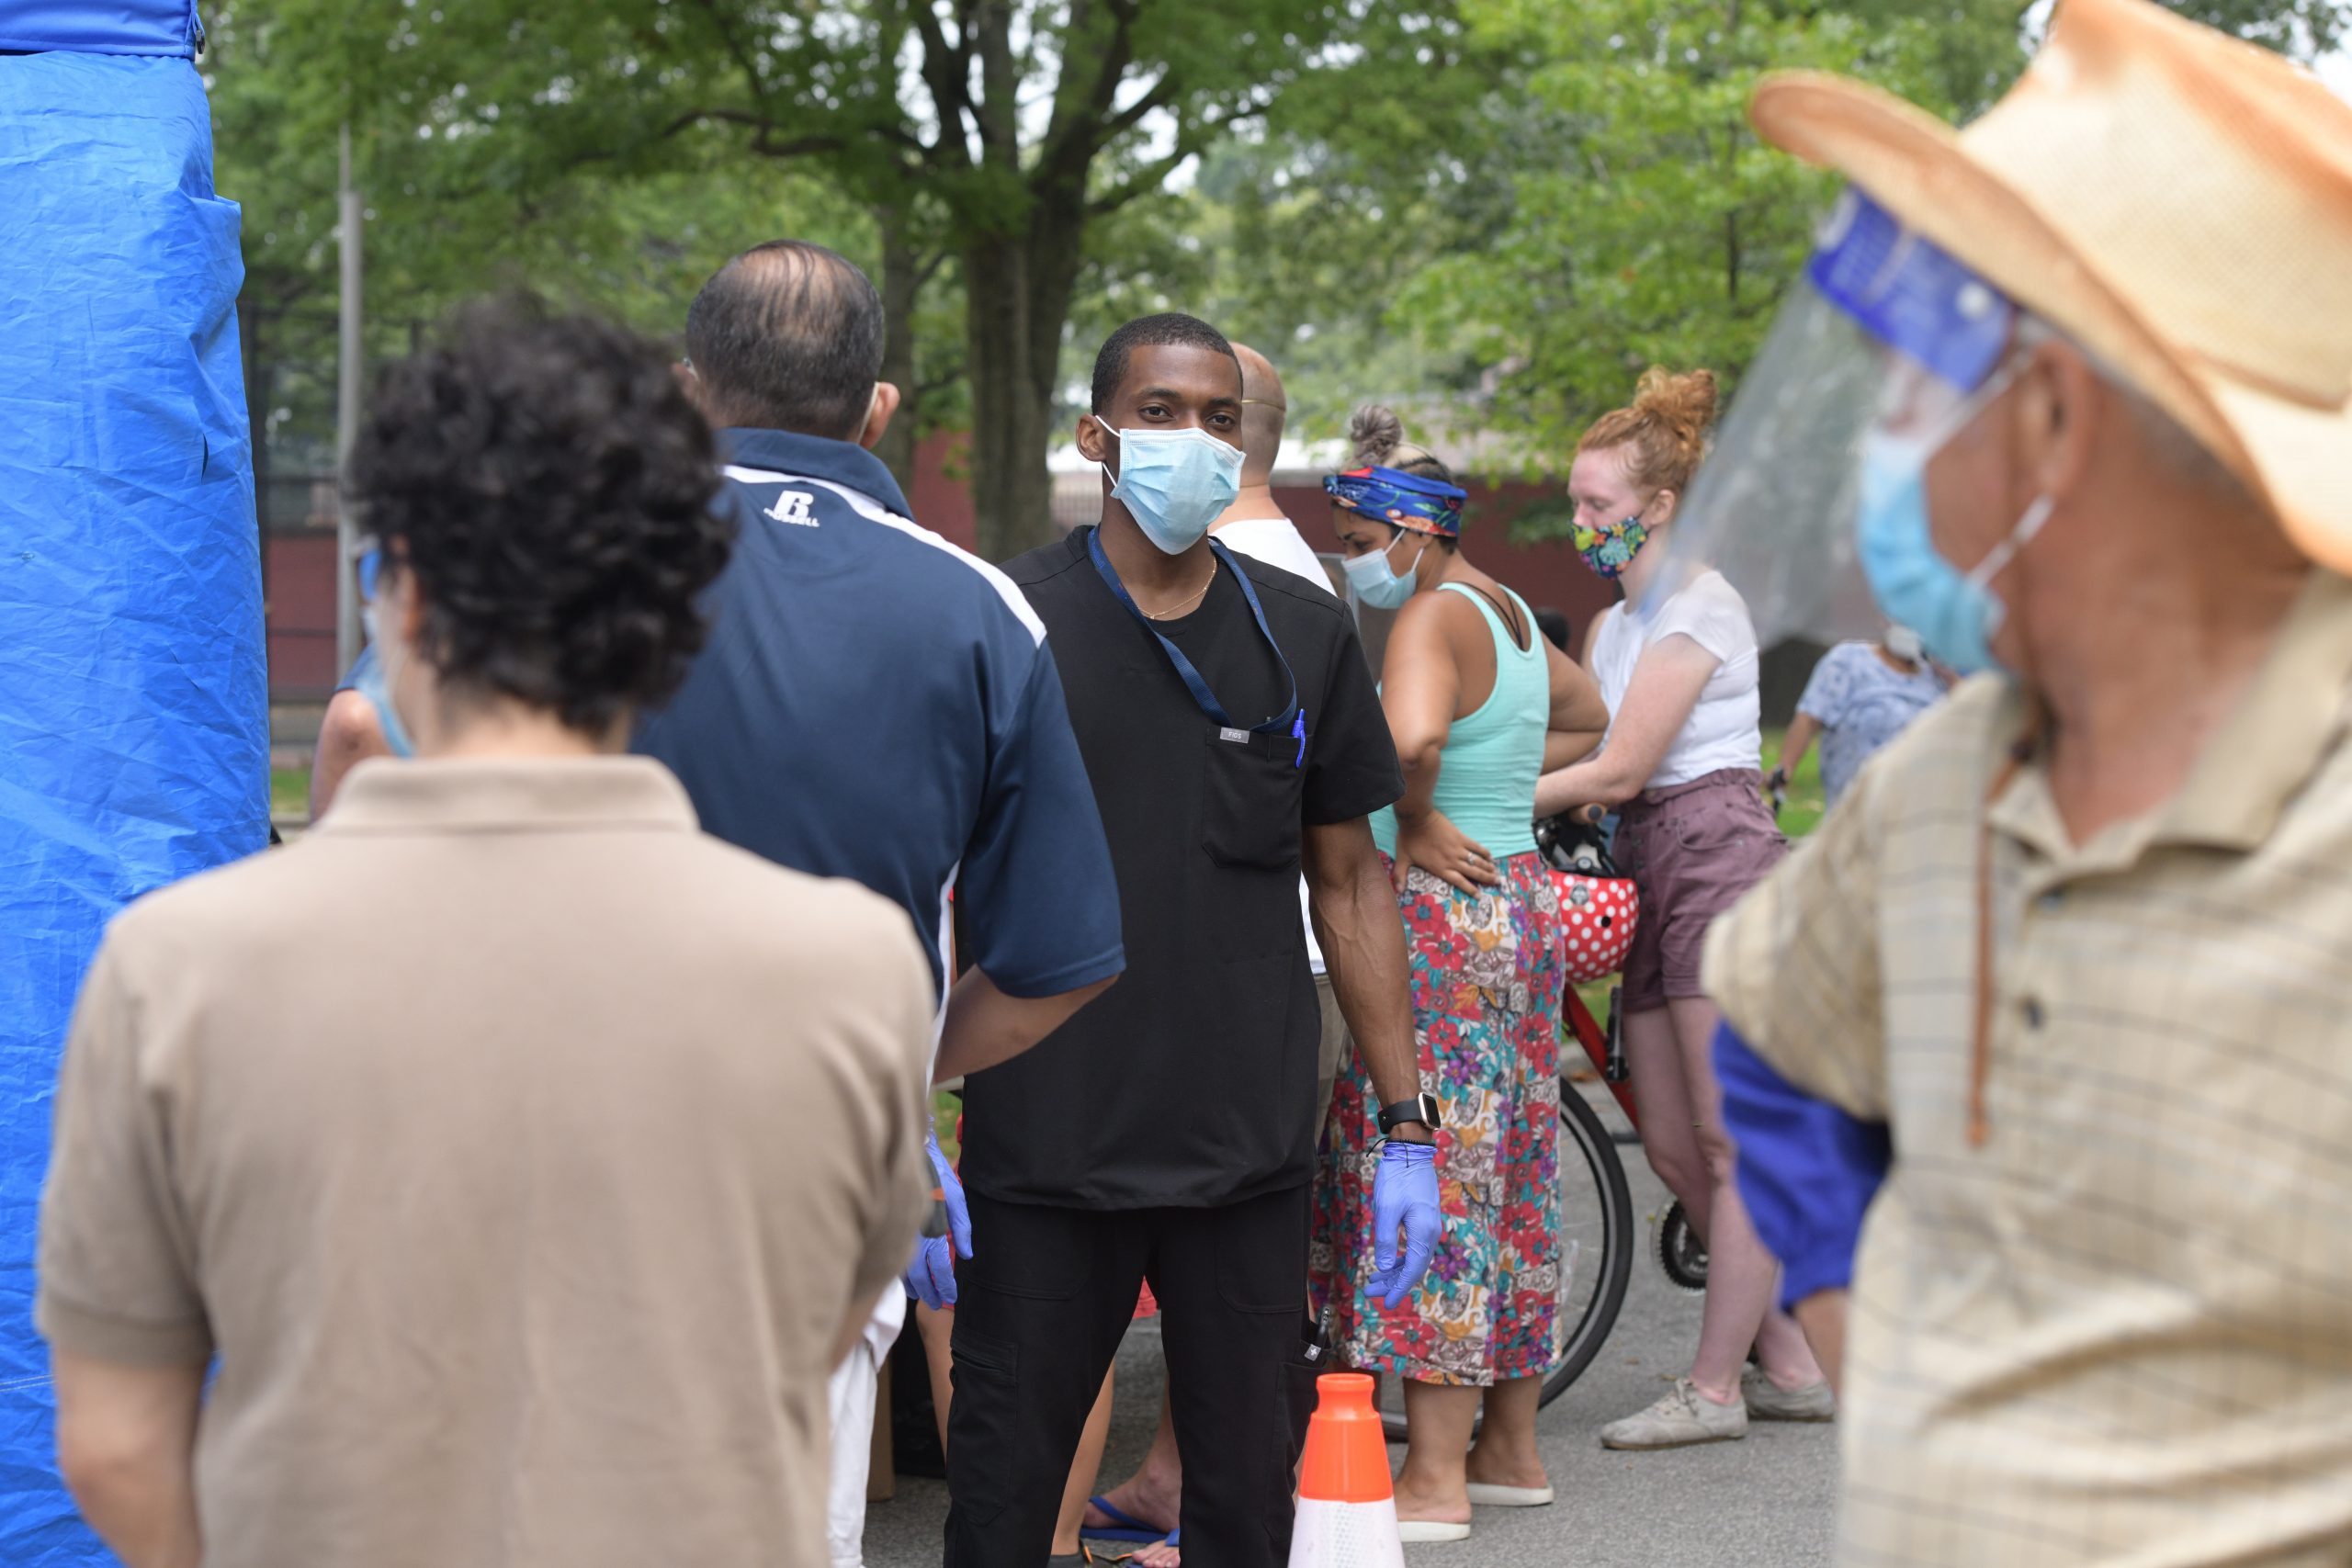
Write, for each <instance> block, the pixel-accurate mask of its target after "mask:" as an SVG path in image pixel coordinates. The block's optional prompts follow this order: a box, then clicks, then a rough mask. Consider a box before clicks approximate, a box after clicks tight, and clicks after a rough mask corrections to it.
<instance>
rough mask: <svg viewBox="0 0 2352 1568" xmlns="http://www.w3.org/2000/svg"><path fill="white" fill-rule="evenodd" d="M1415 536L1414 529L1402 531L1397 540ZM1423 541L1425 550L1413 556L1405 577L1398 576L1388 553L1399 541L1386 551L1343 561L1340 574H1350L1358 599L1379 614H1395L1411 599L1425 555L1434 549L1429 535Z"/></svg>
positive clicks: (1422, 536)
mask: <svg viewBox="0 0 2352 1568" xmlns="http://www.w3.org/2000/svg"><path fill="white" fill-rule="evenodd" d="M1411 532H1412V530H1411V529H1408V528H1400V529H1398V530H1397V539H1401V538H1403V537H1404V536H1406V535H1407V534H1409V533H1411ZM1419 538H1420V541H1421V548H1420V550H1416V551H1414V552H1413V564H1412V565H1410V566H1408V567H1407V568H1406V569H1405V572H1404V575H1403V576H1401V577H1400V576H1398V575H1397V569H1396V568H1394V567H1392V566H1390V565H1389V564H1388V550H1393V549H1395V548H1396V547H1397V539H1391V540H1389V541H1388V549H1386V550H1366V551H1365V552H1364V553H1363V554H1362V555H1360V556H1349V557H1347V558H1345V559H1343V560H1341V561H1340V570H1341V571H1342V572H1345V573H1346V574H1347V579H1348V586H1349V587H1350V588H1351V589H1353V590H1354V591H1355V595H1356V597H1357V598H1359V599H1361V600H1363V602H1364V603H1365V604H1369V605H1371V606H1372V607H1373V608H1374V609H1375V610H1394V609H1396V608H1397V607H1398V606H1399V605H1401V604H1404V603H1405V601H1406V600H1408V599H1410V598H1411V597H1412V596H1413V585H1414V579H1415V576H1416V574H1417V573H1419V570H1421V551H1422V550H1426V549H1428V548H1429V547H1430V541H1429V536H1428V535H1426V534H1423V535H1420V536H1419Z"/></svg>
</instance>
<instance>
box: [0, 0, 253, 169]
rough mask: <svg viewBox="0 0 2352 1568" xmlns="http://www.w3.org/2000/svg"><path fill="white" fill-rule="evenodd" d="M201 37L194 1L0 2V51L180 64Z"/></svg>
mask: <svg viewBox="0 0 2352 1568" xmlns="http://www.w3.org/2000/svg"><path fill="white" fill-rule="evenodd" d="M203 36H204V29H203V28H202V26H201V25H199V24H198V21H197V19H196V0H0V49H21V50H37V49H64V50H72V51H75V52H77V53H82V54H168V55H177V56H179V57H180V58H181V59H183V60H185V59H187V58H189V57H191V56H193V55H194V54H195V53H196V44H197V40H198V39H200V38H202V37H203ZM208 166H209V165H208Z"/></svg>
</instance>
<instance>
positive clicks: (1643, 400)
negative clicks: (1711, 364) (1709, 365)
mask: <svg viewBox="0 0 2352 1568" xmlns="http://www.w3.org/2000/svg"><path fill="white" fill-rule="evenodd" d="M1634 412H1636V413H1645V414H1648V415H1649V416H1650V417H1651V418H1653V419H1656V420H1658V421H1659V422H1661V423H1665V424H1667V425H1668V426H1670V427H1671V428H1672V429H1673V431H1674V433H1675V434H1677V435H1678V436H1680V437H1681V438H1682V439H1683V440H1684V441H1685V442H1688V443H1697V442H1702V441H1704V440H1705V438H1706V434H1707V432H1708V430H1709V429H1710V428H1711V427H1712V426H1713V424H1714V423H1715V373H1714V372H1713V371H1712V370H1684V371H1681V372H1679V373H1678V372H1676V371H1672V370H1668V368H1667V367H1665V366H1663V365H1653V366H1651V367H1649V368H1648V369H1647V370H1645V371H1643V372H1642V379H1641V383H1640V385H1638V386H1636V387H1635V388H1634Z"/></svg>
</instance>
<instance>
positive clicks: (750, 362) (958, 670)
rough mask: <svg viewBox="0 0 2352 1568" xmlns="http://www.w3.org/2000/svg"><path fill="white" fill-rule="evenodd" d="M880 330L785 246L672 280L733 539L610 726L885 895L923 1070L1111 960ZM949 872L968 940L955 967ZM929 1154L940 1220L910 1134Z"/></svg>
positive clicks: (1088, 803)
mask: <svg viewBox="0 0 2352 1568" xmlns="http://www.w3.org/2000/svg"><path fill="white" fill-rule="evenodd" d="M882 333H883V316H882V301H881V299H880V297H879V296H878V295H877V294H876V292H875V289H874V286H873V284H872V283H871V282H869V281H868V280H867V278H866V276H865V274H864V273H863V272H861V271H859V270H858V268H857V267H855V266H854V265H851V264H850V263H849V262H848V261H846V260H844V259H842V257H841V256H839V255H836V254H833V253H832V252H831V251H829V250H826V249H824V248H823V247H822V246H820V245H812V244H807V243H801V242H798V241H792V240H779V241H775V242H773V243H768V244H764V245H760V246H758V247H756V248H754V249H752V250H750V251H747V252H745V253H744V254H741V255H740V256H737V257H736V258H735V259H734V260H733V261H731V262H729V263H728V264H727V265H726V266H725V267H723V268H721V269H720V270H719V272H718V275H717V276H714V277H712V278H711V280H710V281H709V282H708V283H707V284H706V285H705V286H704V288H703V289H702V292H701V293H700V294H698V295H697V296H695V301H694V305H693V307H692V309H691V310H689V311H688V313H687V316H686V353H687V363H686V365H685V366H684V367H682V368H681V374H682V375H683V376H684V378H685V380H686V383H687V389H688V391H689V393H690V395H692V396H693V397H694V398H695V400H696V402H697V403H699V404H700V406H701V408H702V410H703V412H704V414H705V416H706V417H707V418H708V420H709V421H710V423H711V425H712V426H713V427H714V428H715V429H716V430H717V431H718V448H719V452H720V456H721V460H722V462H723V463H724V464H725V469H724V472H725V474H726V478H727V480H728V483H727V487H726V491H725V492H724V494H723V495H722V497H721V499H720V502H719V504H721V505H724V506H728V507H731V508H732V509H733V510H734V512H735V513H736V521H737V524H738V526H739V528H740V530H741V532H740V536H739V540H738V543H737V545H736V549H735V555H734V558H733V559H732V560H730V561H729V564H728V567H727V570H726V571H725V572H724V573H723V574H722V575H721V576H720V578H719V580H718V583H717V584H716V585H715V586H714V587H713V589H712V590H711V594H710V600H709V609H710V612H711V633H710V643H709V646H708V647H707V649H705V650H704V652H703V654H702V656H701V657H700V658H699V659H698V660H696V661H695V666H694V668H693V670H692V671H690V672H689V673H688V675H687V677H686V681H685V684H684V686H683V687H682V688H681V689H680V690H679V693H678V694H677V696H676V697H675V698H674V699H673V701H672V702H671V703H670V705H668V706H667V707H666V708H665V709H663V710H662V712H660V713H658V714H656V715H654V716H651V717H650V718H649V719H648V720H647V721H646V722H645V723H644V725H643V726H642V727H641V728H639V732H638V736H637V739H636V742H635V745H636V750H639V751H640V752H642V753H644V754H646V755H648V756H650V757H654V758H657V759H659V760H660V761H662V762H664V763H666V764H667V765H668V766H669V767H670V769H671V771H672V772H673V773H676V774H677V775H678V778H679V779H680V781H681V782H683V783H684V784H685V786H686V793H687V794H688V795H689V796H690V797H691V798H692V799H693V801H694V806H695V811H696V813H697V814H698V815H699V816H700V817H701V819H702V825H703V827H704V828H705V829H707V830H708V831H710V832H712V833H715V834H717V835H718V837H720V838H722V839H725V840H728V841H729V842H730V843H734V844H737V845H740V846H741V847H742V848H744V849H747V850H750V851H752V852H754V853H757V854H761V855H763V856H765V857H767V858H768V859H770V860H772V861H775V862H777V863H781V864H784V865H787V866H791V867H793V868H794V869H796V870H798V871H806V872H811V873H814V874H818V875H822V876H845V877H849V878H852V879H854V880H855V881H858V882H861V883H863V884H865V886H868V887H870V888H872V889H874V890H875V891H876V892H878V893H882V894H885V895H887V896H888V897H892V898H895V899H897V900H898V901H899V904H900V905H902V906H903V907H904V908H905V909H906V911H907V915H908V918H909V919H911V920H913V921H914V923H915V927H916V930H917V931H919V932H920V933H921V934H922V938H923V943H924V946H925V948H926V949H927V950H928V951H929V953H930V954H931V960H932V970H933V976H934V977H935V978H936V979H937V980H938V982H939V985H940V989H941V995H942V998H943V1000H944V1009H943V1015H942V1021H941V1033H940V1043H939V1053H938V1056H937V1059H936V1061H935V1062H934V1064H933V1071H934V1073H935V1074H936V1075H937V1076H939V1077H954V1076H957V1075H961V1074H965V1073H971V1072H977V1071H978V1070H980V1069H981V1068H983V1067H987V1066H992V1065H994V1064H996V1063H999V1062H1002V1061H1005V1060H1007V1059H1009V1058H1011V1057H1013V1056H1016V1055H1020V1054H1021V1053H1022V1052H1023V1051H1025V1050H1027V1049H1028V1048H1029V1047H1030V1046H1032V1045H1034V1044H1035V1043H1037V1042H1038V1041H1039V1040H1042V1039H1043V1038H1045V1036H1046V1035H1047V1034H1048V1033H1050V1032H1053V1031H1054V1030H1055V1029H1057V1028H1058V1027H1059V1026H1060V1025H1061V1024H1062V1023H1063V1022H1064V1021H1067V1020H1068V1019H1069V1017H1070V1016H1071V1015H1072V1014H1074V1013H1076V1012H1077V1011H1078V1010H1079V1009H1080V1007H1082V1006H1084V1005H1085V1003H1086V1002H1088V1001H1089V1000H1091V998H1093V997H1094V996H1096V995H1097V994H1099V993H1100V992H1101V991H1102V990H1103V988H1104V987H1107V986H1108V985H1110V983H1111V982H1112V980H1113V979H1114V977H1115V976H1118V974H1119V973H1120V971H1121V970H1122V969H1123V968H1124V967H1125V950H1124V948H1123V946H1122V944H1121V941H1120V927H1119V895H1118V887H1117V885H1116V883H1115V882H1114V879H1113V875H1112V869H1111V856H1110V850H1109V847H1108V845H1107V844H1106V842H1105V840H1104V839H1103V825H1102V820H1101V818H1100V817H1099V815H1098V814H1097V812H1096V810H1095V806H1094V792H1093V789H1092V786H1091V784H1089V782H1088V779H1087V774H1086V768H1085V765H1084V763H1083V762H1082V761H1080V756H1079V751H1078V742H1077V740H1076V739H1074V737H1073V736H1072V734H1071V732H1070V723H1069V710H1068V708H1067V707H1066V706H1065V705H1064V701H1063V696H1062V683H1061V677H1060V674H1059V672H1058V671H1057V670H1056V668H1055V665H1054V658H1053V652H1052V650H1051V649H1048V648H1047V647H1046V631H1045V626H1044V623H1043V622H1041V621H1040V620H1039V619H1038V618H1037V616H1036V615H1035V612H1034V611H1032V610H1031V609H1030V608H1029V604H1028V602H1027V601H1026V600H1025V599H1024V598H1023V596H1022V593H1021V592H1020V590H1019V589H1017V588H1015V587H1014V586H1013V585H1012V582H1011V581H1009V580H1008V579H1006V578H1005V577H1004V575H1003V574H1002V573H1001V572H999V571H998V570H996V569H995V568H994V567H992V566H989V565H988V564H987V563H986V562H984V561H981V560H980V559H978V558H976V557H974V556H971V555H968V554H967V553H966V552H965V551H963V550H960V549H958V548H956V547H955V546H954V545H951V544H949V543H948V542H947V541H946V540H944V539H943V538H941V537H940V536H938V535H936V534H933V533H931V532H929V531H928V530H926V529H923V528H920V527H918V526H916V525H915V524H914V523H913V522H911V521H910V519H909V518H908V517H907V515H906V513H907V503H906V500H905V498H904V497H903V496H902V495H901V494H900V493H899V486H898V483H897V481H895V480H894V479H892V478H891V477H890V473H889V470H888V469H887V468H884V467H883V466H882V463H881V460H880V459H878V458H876V457H875V456H874V455H873V453H872V451H871V450H870V448H871V447H872V446H874V444H875V443H876V441H878V440H880V439H881V436H882V433H883V431H884V429H885V428H886V427H887V426H888V423H889V422H890V417H891V415H892V414H893V413H894V412H896V411H897V409H898V406H899V389H897V388H895V387H893V386H891V385H889V384H888V382H885V381H882V380H880V379H879V376H880V373H881V366H882ZM951 889H953V890H954V892H955V894H956V899H957V901H958V903H959V905H960V912H961V916H962V925H963V929H964V931H965V932H966V934H967V947H968V950H967V952H966V953H965V954H964V956H965V957H967V958H969V959H970V960H971V961H972V966H971V967H970V968H969V969H968V970H967V971H966V972H965V973H964V974H963V976H961V977H960V978H954V979H953V984H952V985H951V984H950V980H951V977H952V976H953V970H952V967H951V962H950V958H949V953H948V941H947V939H948V920H947V897H948V894H949V892H950V890H951ZM777 1132H778V1135H779V1136H788V1135H789V1130H788V1129H784V1128H779V1129H778V1130H777ZM933 1164H934V1168H935V1169H936V1170H937V1171H938V1173H939V1175H940V1178H941V1180H942V1184H943V1186H944V1187H945V1188H946V1190H947V1191H948V1193H949V1197H950V1202H949V1210H950V1214H951V1218H953V1217H956V1216H958V1215H959V1214H960V1212H961V1208H962V1202H961V1193H960V1190H959V1189H957V1187H956V1180H955V1176H954V1173H953V1172H952V1171H950V1170H948V1168H947V1167H946V1162H945V1161H944V1159H943V1158H940V1157H938V1156H937V1154H936V1147H935V1145H934V1156H933ZM958 1229H959V1230H961V1229H963V1227H962V1226H961V1225H959V1226H958ZM965 1234H966V1235H968V1231H966V1232H965ZM967 1245H968V1244H967ZM944 1250H945V1244H944V1242H941V1241H937V1240H934V1241H933V1242H930V1243H927V1244H925V1247H924V1248H923V1249H922V1250H919V1251H918V1254H917V1257H916V1259H915V1262H914V1265H913V1267H912V1268H910V1270H909V1276H910V1280H909V1283H910V1288H911V1289H913V1290H914V1291H915V1292H916V1293H917V1294H918V1295H919V1296H921V1297H922V1299H923V1300H924V1301H925V1302H926V1303H928V1304H931V1305H933V1306H937V1305H940V1304H942V1303H945V1302H952V1301H953V1300H954V1299H955V1276H954V1273H953V1264H952V1261H951V1260H949V1259H948V1258H944V1257H943V1256H941V1254H942V1253H944ZM903 1313H904V1301H903V1298H902V1297H901V1296H900V1295H899V1293H898V1292H895V1291H894V1292H890V1293H889V1294H888V1295H887V1296H886V1298H885V1299H884V1301H883V1302H882V1303H880V1305H879V1307H878V1309H877V1312H876V1322H875V1325H874V1328H873V1331H872V1332H870V1333H869V1335H868V1337H867V1341H866V1353H865V1354H859V1353H853V1354H852V1355H851V1357H850V1359H849V1360H848V1361H847V1362H845V1363H844V1364H843V1368H842V1371H841V1372H840V1373H838V1374H836V1377H835V1382H834V1396H835V1397H834V1409H833V1416H834V1452H833V1491H832V1499H831V1509H830V1512H831V1536H832V1547H833V1557H834V1562H835V1564H836V1568H855V1565H856V1564H857V1563H858V1562H860V1560H861V1549H860V1544H859V1542H860V1538H861V1535H862V1533H863V1529H864V1516H865V1468H866V1460H867V1454H868V1450H869V1443H868V1440H867V1431H868V1427H869V1425H870V1423H871V1421H872V1419H873V1406H874V1384H875V1377H876V1368H877V1367H878V1364H879V1360H880V1358H881V1356H882V1355H883V1354H884V1353H886V1352H887V1351H888V1348H889V1346H890V1343H891V1342H892V1341H893V1340H894V1339H895V1338H896V1337H897V1336H898V1330H899V1323H900V1321H901V1319H902V1317H903Z"/></svg>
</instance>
